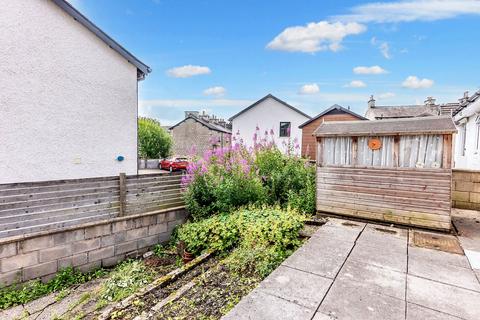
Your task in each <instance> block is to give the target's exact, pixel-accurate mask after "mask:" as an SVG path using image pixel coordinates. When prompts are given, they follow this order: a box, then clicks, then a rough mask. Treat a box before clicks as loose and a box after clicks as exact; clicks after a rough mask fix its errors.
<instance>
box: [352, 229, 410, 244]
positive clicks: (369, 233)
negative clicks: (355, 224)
mask: <svg viewBox="0 0 480 320" xmlns="http://www.w3.org/2000/svg"><path fill="white" fill-rule="evenodd" d="M357 243H366V244H368V245H370V246H375V247H380V248H384V247H395V248H399V249H406V247H407V245H408V230H405V229H399V228H392V227H388V226H379V225H372V224H368V225H367V226H366V227H365V230H364V231H363V232H362V234H361V235H360V237H359V238H358V240H357Z"/></svg>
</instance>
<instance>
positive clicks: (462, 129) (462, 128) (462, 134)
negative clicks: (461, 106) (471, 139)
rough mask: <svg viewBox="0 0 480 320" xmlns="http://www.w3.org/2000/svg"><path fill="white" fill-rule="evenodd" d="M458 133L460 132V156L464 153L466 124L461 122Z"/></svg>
mask: <svg viewBox="0 0 480 320" xmlns="http://www.w3.org/2000/svg"><path fill="white" fill-rule="evenodd" d="M459 131H460V132H459V134H460V154H461V155H462V156H464V155H465V147H466V141H467V126H466V124H465V123H464V124H462V125H461V126H460V130H459Z"/></svg>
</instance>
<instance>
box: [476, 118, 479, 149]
mask: <svg viewBox="0 0 480 320" xmlns="http://www.w3.org/2000/svg"><path fill="white" fill-rule="evenodd" d="M475 125H476V129H477V132H476V133H477V137H476V138H477V139H476V145H475V147H476V148H475V150H476V151H477V152H478V151H480V115H478V116H477V117H476V118H475Z"/></svg>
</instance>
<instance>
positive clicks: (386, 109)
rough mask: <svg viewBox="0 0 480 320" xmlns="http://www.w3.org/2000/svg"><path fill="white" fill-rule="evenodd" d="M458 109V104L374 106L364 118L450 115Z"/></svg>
mask: <svg viewBox="0 0 480 320" xmlns="http://www.w3.org/2000/svg"><path fill="white" fill-rule="evenodd" d="M458 107H459V104H458V103H446V104H433V105H427V104H420V105H403V106H374V107H370V108H368V109H367V112H366V113H365V117H367V118H369V119H372V120H373V119H400V118H415V117H427V116H439V115H451V114H452V113H453V112H454V110H456V109H457V108H458Z"/></svg>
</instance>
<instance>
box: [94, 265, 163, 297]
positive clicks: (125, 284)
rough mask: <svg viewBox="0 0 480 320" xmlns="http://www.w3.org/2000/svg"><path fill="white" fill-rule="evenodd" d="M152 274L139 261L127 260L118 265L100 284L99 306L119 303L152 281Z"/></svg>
mask: <svg viewBox="0 0 480 320" xmlns="http://www.w3.org/2000/svg"><path fill="white" fill-rule="evenodd" d="M153 276H154V274H153V272H152V271H151V270H150V269H149V268H148V267H147V266H145V264H144V263H143V261H140V260H127V261H124V262H122V263H121V264H120V265H118V266H117V267H116V268H115V270H114V271H112V273H111V274H110V276H109V277H108V279H107V280H106V281H105V282H104V283H103V284H102V288H101V289H100V301H99V303H98V304H99V306H102V305H105V304H107V303H109V302H112V301H120V300H122V299H124V298H126V297H127V296H129V295H130V294H132V293H134V292H135V291H137V290H138V289H139V288H141V287H143V286H145V285H146V284H148V283H149V282H151V281H152V280H153Z"/></svg>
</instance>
